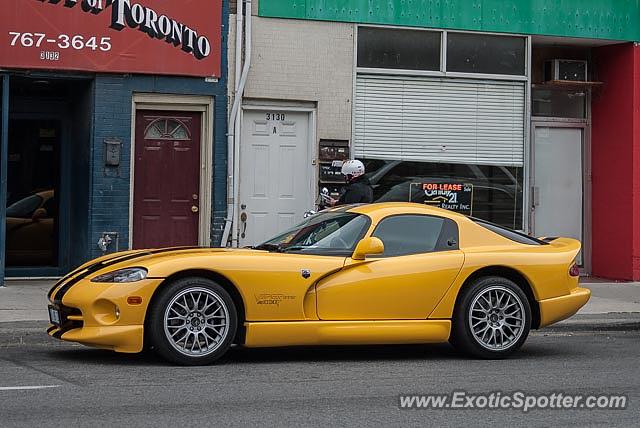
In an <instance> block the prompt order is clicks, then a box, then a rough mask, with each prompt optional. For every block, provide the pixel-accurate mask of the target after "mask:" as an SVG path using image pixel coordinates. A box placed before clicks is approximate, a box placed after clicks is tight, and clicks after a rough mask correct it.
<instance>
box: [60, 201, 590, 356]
mask: <svg viewBox="0 0 640 428" xmlns="http://www.w3.org/2000/svg"><path fill="white" fill-rule="evenodd" d="M579 251H580V243H579V242H578V241H576V240H573V239H568V238H543V239H535V238H532V237H530V236H527V235H523V234H520V233H518V232H514V231H512V230H509V229H504V228H502V227H500V226H497V225H494V224H491V223H487V222H485V221H482V220H478V219H474V218H469V217H466V216H463V215H460V214H456V213H453V212H450V211H445V210H441V209H438V208H433V207H429V206H426V205H420V204H411V203H381V204H372V205H351V206H346V207H341V208H335V209H331V210H327V211H323V212H321V213H319V214H316V215H314V216H312V217H310V218H308V219H306V220H305V221H304V222H303V223H301V224H300V225H298V226H296V227H294V228H292V229H290V230H288V231H286V232H284V233H282V234H281V235H279V236H277V237H275V238H273V239H271V240H269V241H267V242H265V243H263V244H261V245H258V246H256V247H254V248H246V249H212V248H168V249H158V250H141V251H126V252H122V253H117V254H110V255H107V256H104V257H101V258H99V259H96V260H93V261H91V262H89V263H87V264H85V265H83V266H80V267H79V268H78V269H76V270H75V271H73V272H71V273H70V274H69V275H67V276H66V277H64V278H63V279H62V280H60V281H59V282H58V283H57V284H56V285H55V286H54V287H53V288H52V289H51V291H50V292H49V299H50V302H51V305H50V306H49V315H50V319H51V324H52V326H51V327H50V328H49V330H48V333H49V335H51V336H54V337H56V338H59V339H62V340H68V341H73V342H80V343H83V344H85V345H90V346H96V347H100V348H106V349H112V350H115V351H118V352H140V351H141V350H142V349H143V347H147V348H153V349H155V350H156V351H157V352H158V353H159V354H160V355H161V356H162V357H164V358H166V359H167V360H169V361H172V362H174V363H178V364H188V365H196V364H208V363H212V362H213V361H215V360H216V359H218V358H219V357H220V356H221V355H223V354H224V353H225V352H226V351H227V350H228V349H229V347H230V346H231V345H232V344H234V343H235V344H239V345H243V346H247V347H267V346H294V345H346V344H399V343H438V342H446V341H450V342H451V343H452V344H453V345H454V346H455V347H456V348H458V349H460V350H461V351H463V352H465V353H468V354H471V355H474V356H477V357H481V358H502V357H505V356H507V355H509V354H510V353H512V352H514V351H515V350H517V349H518V348H520V346H522V344H523V342H524V341H525V340H526V338H527V335H528V333H529V330H530V329H531V328H541V327H544V326H547V325H549V324H552V323H554V322H556V321H560V320H562V319H565V318H567V317H569V316H571V315H573V314H575V313H576V311H578V309H580V307H582V306H583V305H584V304H585V303H586V302H587V301H588V300H589V295H590V292H589V290H587V289H585V288H580V287H579V286H578V276H579V271H578V267H577V266H576V264H575V258H576V255H577V254H578V252H579Z"/></svg>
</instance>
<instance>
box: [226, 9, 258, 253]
mask: <svg viewBox="0 0 640 428" xmlns="http://www.w3.org/2000/svg"><path fill="white" fill-rule="evenodd" d="M244 3H245V10H246V11H247V17H246V20H245V23H244V27H245V28H244V32H245V37H244V45H245V47H244V53H245V56H244V65H243V67H242V73H241V74H240V79H239V81H238V79H236V82H235V83H236V84H235V88H236V89H235V95H234V97H233V105H232V107H231V113H230V114H229V123H228V126H227V217H226V218H225V224H224V231H223V233H222V241H221V245H223V246H226V245H227V242H228V240H229V235H230V233H231V226H232V224H233V220H234V218H235V217H236V215H237V214H236V213H235V211H236V210H235V205H236V204H237V195H238V189H237V187H238V185H237V184H238V177H237V173H238V169H237V166H238V165H239V162H238V153H239V144H238V143H237V131H238V130H239V121H238V117H239V116H240V106H241V104H242V95H243V93H244V87H245V85H246V83H247V76H248V75H249V67H250V65H251V0H246V1H245V2H244ZM242 14H243V11H242V1H239V2H238V8H237V15H236V21H237V20H238V19H242V18H239V17H241V16H242ZM241 24H242V22H241V23H240V27H241ZM241 38H242V29H241V30H240V31H238V23H237V22H236V52H235V54H236V70H237V69H239V68H240V67H239V62H240V59H239V56H240V55H242V51H241V49H240V48H238V45H239V41H240V42H241ZM237 75H238V73H237V71H236V77H237ZM233 241H234V239H233V236H232V242H231V245H232V246H233ZM236 245H237V241H236Z"/></svg>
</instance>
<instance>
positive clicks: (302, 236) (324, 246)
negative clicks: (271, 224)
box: [255, 211, 370, 255]
mask: <svg viewBox="0 0 640 428" xmlns="http://www.w3.org/2000/svg"><path fill="white" fill-rule="evenodd" d="M369 223H370V220H369V217H367V216H364V215H361V214H355V213H348V212H343V211H341V212H335V211H334V212H326V213H320V214H316V215H314V216H312V217H310V218H308V219H306V220H305V221H303V222H302V223H300V224H299V225H297V226H295V227H293V228H291V229H289V230H287V231H286V232H284V233H282V234H280V235H278V236H276V237H275V238H273V239H270V240H269V241H266V242H265V243H263V244H261V245H258V246H257V247H255V248H256V249H263V250H268V251H279V252H301V253H315V254H327V255H350V254H351V253H352V252H353V250H354V248H355V247H356V244H357V243H358V241H359V240H360V239H361V238H362V236H363V235H364V233H365V232H366V231H367V228H368V226H369Z"/></svg>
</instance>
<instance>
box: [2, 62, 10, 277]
mask: <svg viewBox="0 0 640 428" xmlns="http://www.w3.org/2000/svg"><path fill="white" fill-rule="evenodd" d="M0 79H1V80H2V112H1V113H2V122H1V125H0V127H1V128H2V132H1V134H0V163H1V164H2V165H0V287H4V270H5V267H6V263H5V260H6V256H7V248H6V244H7V239H6V237H7V167H8V165H9V162H8V161H7V156H8V155H9V75H8V74H2V75H0Z"/></svg>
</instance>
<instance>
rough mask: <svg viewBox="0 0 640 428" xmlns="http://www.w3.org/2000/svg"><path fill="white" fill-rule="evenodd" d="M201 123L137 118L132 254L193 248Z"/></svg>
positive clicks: (180, 116)
mask: <svg viewBox="0 0 640 428" xmlns="http://www.w3.org/2000/svg"><path fill="white" fill-rule="evenodd" d="M200 118H201V113H192V112H165V111H148V110H139V111H138V112H137V113H136V141H135V157H136V158H135V165H134V189H133V248H158V247H168V246H180V245H198V222H199V217H200V214H199V211H200Z"/></svg>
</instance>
